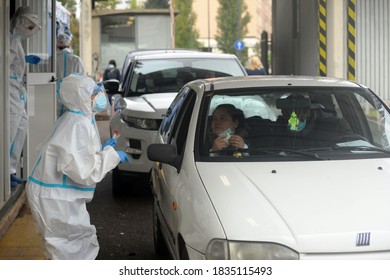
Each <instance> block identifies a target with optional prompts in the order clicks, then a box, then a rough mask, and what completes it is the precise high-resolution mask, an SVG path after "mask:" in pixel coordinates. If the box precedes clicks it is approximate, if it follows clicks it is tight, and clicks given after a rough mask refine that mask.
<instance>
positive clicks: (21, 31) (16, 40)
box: [9, 6, 42, 188]
mask: <svg viewBox="0 0 390 280" xmlns="http://www.w3.org/2000/svg"><path fill="white" fill-rule="evenodd" d="M41 29H42V27H41V26H40V25H39V22H38V16H37V15H36V14H33V13H32V12H31V11H30V8H29V7H27V6H25V7H19V8H18V10H17V11H16V13H15V15H14V16H13V17H12V18H11V30H10V51H9V67H10V80H9V91H10V143H11V146H10V182H11V188H15V187H16V186H17V185H18V184H21V183H23V179H22V178H19V177H17V176H16V169H17V167H18V164H19V161H20V156H21V154H22V150H23V146H24V142H25V140H26V136H27V128H28V116H27V112H26V103H27V90H26V88H25V86H24V83H23V76H24V74H25V70H26V63H30V64H38V63H39V62H40V61H41V58H40V57H38V56H36V55H27V56H26V55H25V52H24V50H23V46H22V42H21V39H27V38H28V37H30V36H32V35H33V34H35V33H36V32H38V31H39V30H41Z"/></svg>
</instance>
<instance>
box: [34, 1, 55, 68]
mask: <svg viewBox="0 0 390 280" xmlns="http://www.w3.org/2000/svg"><path fill="white" fill-rule="evenodd" d="M32 9H33V12H34V13H36V14H37V15H38V19H39V23H40V24H41V26H42V30H41V31H39V32H37V33H36V34H34V36H32V37H30V38H29V42H28V54H34V55H38V56H39V57H40V58H41V62H40V63H39V64H36V65H34V64H29V72H30V73H52V72H54V54H55V50H54V49H53V46H54V44H53V37H52V34H53V20H54V19H53V14H52V1H50V0H49V1H36V2H34V5H33V6H32Z"/></svg>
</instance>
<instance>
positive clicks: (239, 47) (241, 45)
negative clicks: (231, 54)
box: [234, 40, 245, 51]
mask: <svg viewBox="0 0 390 280" xmlns="http://www.w3.org/2000/svg"><path fill="white" fill-rule="evenodd" d="M244 46H245V44H244V42H243V41H241V40H237V41H235V42H234V48H235V49H236V50H238V51H242V50H243V49H244Z"/></svg>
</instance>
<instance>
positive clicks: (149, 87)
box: [126, 58, 244, 96]
mask: <svg viewBox="0 0 390 280" xmlns="http://www.w3.org/2000/svg"><path fill="white" fill-rule="evenodd" d="M227 76H244V72H243V70H242V68H241V67H240V64H239V63H238V61H237V60H235V59H225V58H224V59H221V58H219V59H217V58H175V59H156V60H142V61H137V62H136V64H135V66H134V69H133V74H132V77H131V81H130V91H129V92H127V93H126V95H127V96H129V95H142V94H150V93H166V92H178V91H179V90H180V89H181V88H182V86H183V85H185V84H186V83H188V82H190V81H192V80H196V79H205V78H213V77H227Z"/></svg>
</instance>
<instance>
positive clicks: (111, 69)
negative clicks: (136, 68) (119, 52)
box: [103, 59, 121, 81]
mask: <svg viewBox="0 0 390 280" xmlns="http://www.w3.org/2000/svg"><path fill="white" fill-rule="evenodd" d="M112 79H115V80H118V81H120V80H121V74H120V72H119V69H118V68H116V62H115V60H113V59H111V60H110V61H109V62H108V67H107V68H106V70H104V73H103V81H107V80H112Z"/></svg>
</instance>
